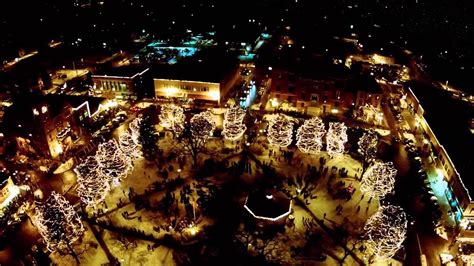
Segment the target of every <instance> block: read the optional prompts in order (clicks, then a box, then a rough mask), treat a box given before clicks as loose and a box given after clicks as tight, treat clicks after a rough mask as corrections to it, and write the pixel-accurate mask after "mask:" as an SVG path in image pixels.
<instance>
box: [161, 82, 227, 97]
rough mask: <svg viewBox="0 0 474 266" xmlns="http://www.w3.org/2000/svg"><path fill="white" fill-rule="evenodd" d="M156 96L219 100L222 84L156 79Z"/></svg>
mask: <svg viewBox="0 0 474 266" xmlns="http://www.w3.org/2000/svg"><path fill="white" fill-rule="evenodd" d="M153 83H154V86H155V95H156V97H171V98H190V99H197V100H205V101H211V102H219V101H220V99H221V84H219V83H215V82H201V81H188V80H173V79H154V80H153Z"/></svg>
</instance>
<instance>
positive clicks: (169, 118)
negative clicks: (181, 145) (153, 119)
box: [159, 104, 186, 137]
mask: <svg viewBox="0 0 474 266" xmlns="http://www.w3.org/2000/svg"><path fill="white" fill-rule="evenodd" d="M185 118H186V117H185V115H184V111H183V108H181V107H180V106H176V105H173V104H166V105H162V106H161V112H160V115H159V119H160V125H161V126H163V127H164V128H167V129H169V130H171V131H172V132H173V134H174V135H175V136H177V137H178V136H180V135H181V134H182V132H183V130H184V121H185Z"/></svg>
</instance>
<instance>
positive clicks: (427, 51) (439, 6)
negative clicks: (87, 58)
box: [0, 0, 474, 82]
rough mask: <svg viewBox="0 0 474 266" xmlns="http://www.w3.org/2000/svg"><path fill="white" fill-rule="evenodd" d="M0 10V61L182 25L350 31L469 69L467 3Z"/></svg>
mask: <svg viewBox="0 0 474 266" xmlns="http://www.w3.org/2000/svg"><path fill="white" fill-rule="evenodd" d="M0 13H1V15H0V32H1V35H2V42H1V43H0V49H1V52H0V59H1V60H2V61H3V60H6V59H11V58H14V57H16V56H17V54H18V50H19V49H20V48H22V49H25V50H29V49H37V47H39V46H41V45H44V44H45V43H46V42H47V41H49V40H51V39H56V40H58V39H60V40H65V41H68V40H69V41H73V40H77V38H80V39H81V40H82V42H83V44H87V46H88V47H93V46H94V44H96V45H97V46H100V45H101V44H102V43H103V42H106V43H107V44H108V45H109V46H111V47H112V48H117V49H121V48H124V47H127V45H128V44H129V43H130V41H131V39H132V38H133V37H136V36H141V35H143V34H149V36H150V37H159V38H167V37H169V36H172V35H176V34H180V33H184V32H185V31H186V30H187V29H191V30H192V31H193V32H203V31H212V30H215V31H217V35H218V36H222V38H224V39H226V40H227V39H229V40H231V39H235V40H239V39H242V40H247V39H254V35H253V33H254V32H258V31H262V30H265V29H266V30H268V31H270V32H271V31H272V30H274V29H275V28H278V27H280V26H282V25H283V26H286V25H292V26H294V27H296V29H297V30H299V31H301V32H302V33H304V34H306V35H308V36H314V37H313V38H314V39H316V40H317V39H318V38H324V37H325V36H334V35H349V34H351V33H356V34H357V35H358V36H359V38H360V39H366V40H367V41H368V42H370V41H371V40H376V42H375V43H376V44H377V45H378V44H379V43H383V42H386V43H390V42H392V43H394V44H396V45H399V46H402V47H407V48H408V49H410V50H413V51H415V52H416V54H417V55H423V60H425V62H426V63H428V65H429V66H430V67H431V68H432V69H431V72H433V73H434V74H437V75H441V76H440V78H444V77H443V75H447V76H448V77H447V78H450V76H456V79H459V80H460V81H463V77H464V78H465V77H466V76H470V73H472V72H474V25H473V24H474V2H473V1H470V0H454V1H453V0H435V1H433V0H430V1H426V0H377V1H375V0H374V1H368V0H365V1H355V0H337V1H310V0H297V1H295V0H293V1H285V0H276V1H270V0H254V1H250V0H244V1H216V0H209V1H199V0H198V1H190V0H187V1H186V0H176V1H156V0H134V1H131V0H103V1H97V0H67V1H65V0H44V1H34V0H17V1H10V2H9V3H8V6H7V5H3V6H2V8H1V10H0ZM282 20H283V21H282ZM351 25H352V29H351ZM143 30H145V31H143ZM464 82H465V80H464Z"/></svg>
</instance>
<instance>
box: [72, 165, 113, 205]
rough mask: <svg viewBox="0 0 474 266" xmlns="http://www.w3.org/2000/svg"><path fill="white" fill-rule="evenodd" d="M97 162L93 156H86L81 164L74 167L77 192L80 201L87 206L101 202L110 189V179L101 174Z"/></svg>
mask: <svg viewBox="0 0 474 266" xmlns="http://www.w3.org/2000/svg"><path fill="white" fill-rule="evenodd" d="M99 168H100V167H99V163H98V162H97V160H96V158H95V157H92V156H89V157H87V158H86V159H85V160H84V161H83V162H82V163H81V164H79V165H78V166H76V168H74V172H76V174H77V184H78V188H77V194H78V195H79V197H80V198H81V201H82V202H84V203H85V204H86V205H88V206H95V205H97V204H99V203H101V202H102V201H103V200H104V199H105V196H106V195H107V193H108V192H109V191H110V182H109V181H110V180H109V178H108V177H107V176H104V175H102V171H101V170H100V169H99Z"/></svg>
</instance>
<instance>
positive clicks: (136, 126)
mask: <svg viewBox="0 0 474 266" xmlns="http://www.w3.org/2000/svg"><path fill="white" fill-rule="evenodd" d="M141 123H142V118H141V117H137V118H135V119H133V120H132V122H130V124H129V125H128V128H129V129H130V133H131V134H132V138H133V141H134V142H135V143H136V144H140V140H139V139H140V125H141Z"/></svg>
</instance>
